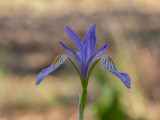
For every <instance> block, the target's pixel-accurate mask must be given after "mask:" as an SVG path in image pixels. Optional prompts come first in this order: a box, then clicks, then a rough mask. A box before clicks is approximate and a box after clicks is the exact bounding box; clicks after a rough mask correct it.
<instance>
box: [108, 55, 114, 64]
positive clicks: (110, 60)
mask: <svg viewBox="0 0 160 120" xmlns="http://www.w3.org/2000/svg"><path fill="white" fill-rule="evenodd" d="M108 58H109V62H111V63H112V64H113V65H115V63H114V61H113V60H112V59H111V58H110V57H108Z"/></svg>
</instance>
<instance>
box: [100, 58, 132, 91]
mask: <svg viewBox="0 0 160 120" xmlns="http://www.w3.org/2000/svg"><path fill="white" fill-rule="evenodd" d="M98 58H101V59H102V60H103V68H104V69H105V70H108V71H109V72H111V73H112V74H114V75H116V76H117V77H118V78H119V79H120V80H121V81H122V82H123V83H124V85H125V86H126V87H127V88H131V78H130V77H129V75H128V74H127V73H122V72H118V70H117V68H116V66H115V63H114V62H113V60H112V59H111V58H110V57H108V56H100V57H98Z"/></svg>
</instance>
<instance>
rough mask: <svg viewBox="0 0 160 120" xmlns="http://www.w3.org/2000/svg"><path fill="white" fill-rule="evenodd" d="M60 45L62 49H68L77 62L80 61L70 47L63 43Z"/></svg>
mask: <svg viewBox="0 0 160 120" xmlns="http://www.w3.org/2000/svg"><path fill="white" fill-rule="evenodd" d="M59 43H60V44H61V45H62V47H63V48H64V49H66V50H67V51H68V52H70V53H71V54H72V55H73V56H74V57H75V58H76V60H77V61H80V58H79V57H78V55H77V54H76V53H75V52H74V51H73V50H71V49H70V48H69V47H67V46H66V45H64V44H63V43H62V42H61V41H59Z"/></svg>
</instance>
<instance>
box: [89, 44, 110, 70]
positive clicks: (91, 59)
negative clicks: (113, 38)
mask: <svg viewBox="0 0 160 120" xmlns="http://www.w3.org/2000/svg"><path fill="white" fill-rule="evenodd" d="M108 47H109V45H108V44H105V45H104V46H103V47H102V48H100V49H98V50H97V51H96V52H95V53H94V54H93V55H92V56H91V57H90V59H89V60H88V62H87V68H86V69H88V67H89V66H90V64H91V63H92V61H93V60H94V59H95V58H96V57H97V56H98V55H99V54H100V53H102V52H103V51H104V50H106V49H107V48H108Z"/></svg>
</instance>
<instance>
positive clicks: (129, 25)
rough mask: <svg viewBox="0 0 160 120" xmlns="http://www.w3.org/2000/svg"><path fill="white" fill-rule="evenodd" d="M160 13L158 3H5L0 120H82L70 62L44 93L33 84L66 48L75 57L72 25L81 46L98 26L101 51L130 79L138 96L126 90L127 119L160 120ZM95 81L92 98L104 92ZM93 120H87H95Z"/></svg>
mask: <svg viewBox="0 0 160 120" xmlns="http://www.w3.org/2000/svg"><path fill="white" fill-rule="evenodd" d="M159 6H160V1H158V0H134V1H130V0H98V1H97V0H92V1H91V0H76V1H74V0H14V1H10V0H5V1H1V2H0V8H1V10H0V98H1V99H0V120H18V119H19V120H32V119H34V120H36V119H38V120H41V119H42V120H44V119H47V120H51V119H53V120H54V119H55V120H63V119H70V120H72V119H76V118H77V108H76V105H77V104H78V93H79V92H80V89H81V87H80V81H78V79H77V81H75V79H76V77H77V74H75V73H74V72H72V71H74V68H73V67H71V64H68V63H69V62H66V63H65V64H64V65H63V66H62V67H61V68H60V69H59V70H57V71H55V73H54V76H49V77H48V78H46V80H45V81H44V83H43V84H42V85H41V86H39V87H35V86H34V82H35V77H36V74H37V73H38V72H39V71H40V70H41V69H42V68H44V67H46V66H48V65H50V63H51V62H52V60H53V59H54V57H56V55H58V54H61V53H65V51H64V49H63V48H61V46H60V45H59V44H58V41H59V40H61V41H63V42H64V43H66V44H67V45H68V46H69V47H71V48H72V49H74V50H75V47H74V46H73V43H71V40H70V39H69V38H68V37H67V35H66V33H65V25H68V26H70V27H71V28H72V29H74V31H75V32H76V33H78V36H79V37H80V38H81V39H82V38H83V37H84V35H85V33H86V32H87V30H88V26H90V25H92V24H94V23H96V24H97V30H96V35H97V37H98V40H99V42H98V44H97V46H96V47H97V48H99V47H101V46H102V45H103V44H104V43H109V44H110V48H109V50H108V51H106V52H105V53H106V54H109V55H111V56H112V57H113V58H115V61H116V63H117V66H118V68H120V70H122V71H127V72H128V73H129V74H130V75H131V78H132V90H130V91H127V90H126V89H125V88H124V86H122V87H120V88H121V89H123V90H124V95H123V99H122V101H124V103H123V104H125V106H126V108H127V114H128V115H129V116H130V117H131V118H132V119H135V120H137V119H139V118H144V119H145V120H159V119H160V116H159V115H160V114H159V111H160V94H159V91H160V82H159V80H160V75H159V71H160V64H159V61H160V24H159V21H160V7H159ZM68 68H69V69H68ZM112 77H113V76H112ZM112 77H111V78H112ZM66 78H67V79H66ZM52 79H53V80H52ZM64 79H65V80H64ZM91 81H92V82H91V83H90V84H91V85H90V86H89V87H90V88H89V91H90V95H92V94H94V93H96V88H97V86H96V85H95V83H94V78H92V80H91ZM117 82H118V80H117V81H115V82H113V84H116V83H117ZM117 84H121V83H120V82H119V83H117ZM97 94H98V93H97ZM93 96H94V97H93V98H94V99H95V98H96V95H93ZM93 98H92V97H91V100H90V99H89V101H92V99H93ZM93 101H94V100H93ZM63 102H64V103H66V104H63ZM67 105H68V106H67ZM50 106H51V107H50ZM86 111H87V110H86ZM87 112H89V110H88V111H87ZM87 115H88V114H87ZM55 116H57V117H55ZM88 116H89V117H88V120H90V119H92V120H93V119H96V118H92V117H90V116H91V115H90V114H89V115H88ZM52 117H54V118H52Z"/></svg>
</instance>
